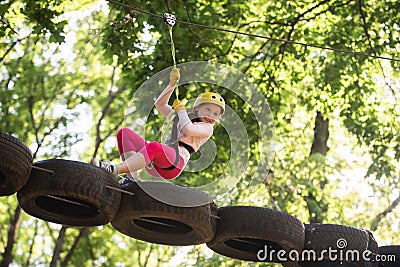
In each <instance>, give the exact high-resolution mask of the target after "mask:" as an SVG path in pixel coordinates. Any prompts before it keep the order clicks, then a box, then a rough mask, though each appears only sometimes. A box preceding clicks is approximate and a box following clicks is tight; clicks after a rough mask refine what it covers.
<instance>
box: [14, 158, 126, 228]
mask: <svg viewBox="0 0 400 267" xmlns="http://www.w3.org/2000/svg"><path fill="white" fill-rule="evenodd" d="M33 165H34V166H37V167H40V168H43V169H47V170H51V171H54V173H50V172H46V171H43V170H38V169H35V168H34V169H33V170H32V172H31V176H30V178H29V181H28V183H27V184H26V185H25V186H24V187H23V188H22V189H21V190H20V191H19V192H18V193H17V198H18V201H19V204H20V205H21V207H22V209H23V210H24V211H25V212H26V213H28V214H30V215H32V216H34V217H37V218H39V219H42V220H46V221H50V222H54V223H59V224H64V225H69V226H97V225H104V224H107V223H108V222H110V221H111V219H112V218H113V217H114V216H115V213H116V211H117V210H118V208H119V204H120V201H121V193H120V192H117V191H115V190H111V189H109V188H106V186H110V187H114V188H117V189H119V185H118V182H117V181H116V179H115V178H114V177H113V175H111V174H110V173H108V172H106V171H104V170H102V169H100V168H97V167H94V166H92V165H89V164H86V163H82V162H77V161H69V160H62V159H51V160H45V161H40V162H36V163H34V164H33Z"/></svg>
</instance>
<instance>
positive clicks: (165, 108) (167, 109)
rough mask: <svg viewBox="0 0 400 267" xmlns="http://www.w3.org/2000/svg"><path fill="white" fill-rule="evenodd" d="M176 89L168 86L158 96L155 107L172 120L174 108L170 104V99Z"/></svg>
mask: <svg viewBox="0 0 400 267" xmlns="http://www.w3.org/2000/svg"><path fill="white" fill-rule="evenodd" d="M174 88H175V87H171V86H170V85H168V86H167V87H166V88H165V89H164V90H163V91H162V92H161V94H160V95H159V96H158V98H157V100H156V102H155V106H156V108H157V110H158V111H159V112H160V113H161V114H162V115H163V116H164V117H167V118H170V117H171V116H172V114H173V109H172V107H171V106H170V105H169V104H168V101H169V98H170V97H171V95H172V92H173V91H174Z"/></svg>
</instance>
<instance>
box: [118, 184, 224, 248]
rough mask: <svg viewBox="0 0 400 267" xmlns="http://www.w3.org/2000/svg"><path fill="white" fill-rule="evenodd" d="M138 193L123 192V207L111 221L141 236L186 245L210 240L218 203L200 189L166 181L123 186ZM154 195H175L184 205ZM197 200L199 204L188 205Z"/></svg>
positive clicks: (121, 228) (129, 232)
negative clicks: (173, 203)
mask: <svg viewBox="0 0 400 267" xmlns="http://www.w3.org/2000/svg"><path fill="white" fill-rule="evenodd" d="M122 189H123V190H126V191H129V192H132V193H134V194H135V195H128V194H123V195H122V199H121V205H120V209H119V210H118V213H117V214H116V216H115V218H114V219H113V220H112V222H111V225H112V226H113V227H114V228H115V229H116V230H117V231H119V232H121V233H123V234H125V235H127V236H130V237H133V238H135V239H138V240H142V241H146V242H151V243H156V244H164V245H176V246H187V245H197V244H201V243H206V242H208V241H210V240H211V239H212V238H213V237H214V235H215V229H216V226H217V218H216V215H217V207H216V205H215V204H214V202H212V200H211V199H210V197H209V196H208V195H206V194H205V193H202V192H200V191H197V190H194V189H191V188H187V187H182V186H177V185H173V184H170V183H166V182H139V181H137V182H133V183H130V184H128V185H126V186H123V187H122ZM149 192H154V194H155V195H158V196H162V195H163V194H164V195H168V197H175V198H177V201H175V203H178V202H181V203H182V206H176V205H171V204H168V203H165V202H164V201H162V200H160V199H159V198H156V197H154V195H152V194H150V193H149ZM192 200H195V201H196V200H198V201H199V203H201V205H199V206H191V207H189V206H186V204H187V203H188V202H191V201H192Z"/></svg>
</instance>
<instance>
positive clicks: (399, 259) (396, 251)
mask: <svg viewBox="0 0 400 267" xmlns="http://www.w3.org/2000/svg"><path fill="white" fill-rule="evenodd" d="M378 250H379V254H380V255H395V256H396V261H391V262H389V261H385V262H383V261H382V262H381V261H380V262H379V264H378V266H379V267H399V266H400V245H391V246H381V247H379V248H378Z"/></svg>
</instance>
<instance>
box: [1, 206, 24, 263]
mask: <svg viewBox="0 0 400 267" xmlns="http://www.w3.org/2000/svg"><path fill="white" fill-rule="evenodd" d="M21 218H22V216H21V207H20V206H19V205H18V206H17V207H16V208H15V212H14V217H13V218H12V219H11V222H10V228H9V229H8V235H7V246H6V248H5V249H4V253H3V260H2V262H1V264H0V267H8V266H9V265H10V263H11V261H12V252H13V247H14V244H15V242H16V240H17V235H18V229H19V226H20V224H21Z"/></svg>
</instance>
